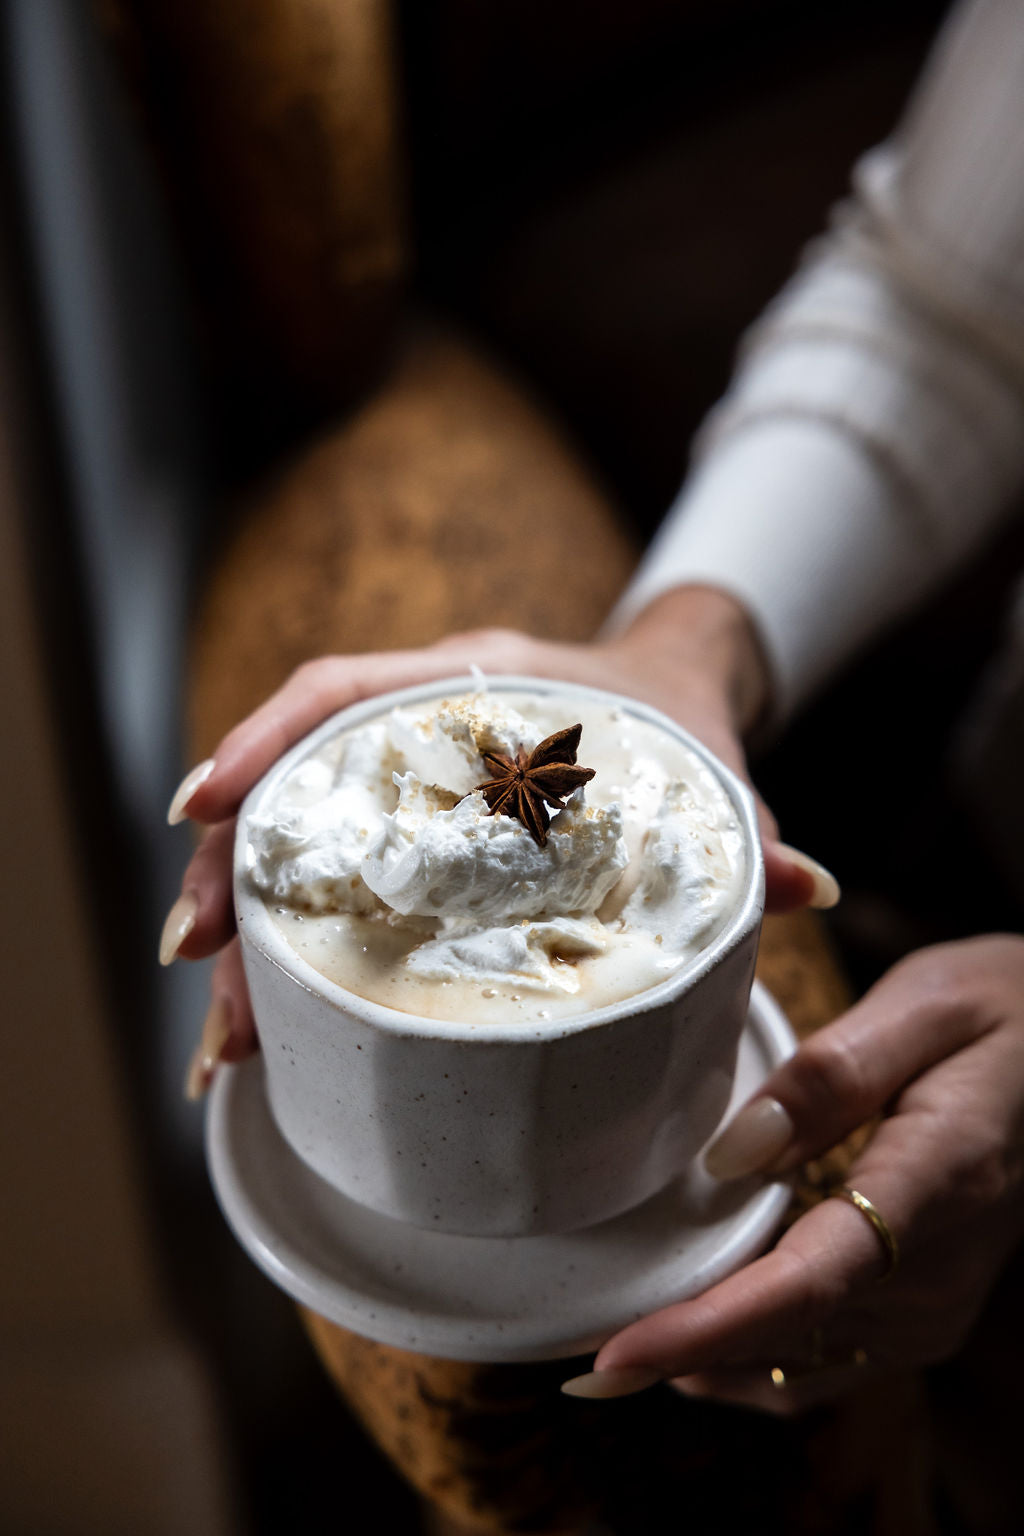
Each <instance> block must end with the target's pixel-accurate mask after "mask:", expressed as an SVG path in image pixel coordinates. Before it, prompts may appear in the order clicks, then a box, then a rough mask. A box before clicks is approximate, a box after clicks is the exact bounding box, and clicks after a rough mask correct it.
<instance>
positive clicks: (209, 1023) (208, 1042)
mask: <svg viewBox="0 0 1024 1536" xmlns="http://www.w3.org/2000/svg"><path fill="white" fill-rule="evenodd" d="M230 1034H231V1004H230V1002H229V1001H228V999H227V998H226V997H215V998H214V1000H213V1002H212V1003H211V1004H210V1009H209V1012H208V1013H207V1015H206V1018H205V1019H204V1020H203V1033H202V1035H201V1036H200V1039H199V1044H198V1045H197V1046H196V1048H195V1050H194V1052H193V1053H192V1060H191V1061H190V1062H189V1064H188V1071H187V1073H186V1074H185V1097H186V1099H201V1098H202V1096H203V1094H204V1093H205V1092H206V1090H207V1089H208V1088H209V1086H210V1084H211V1083H212V1082H213V1074H214V1072H215V1071H216V1070H217V1063H218V1062H219V1061H220V1053H221V1051H222V1050H223V1049H224V1047H225V1046H226V1045H227V1043H228V1038H229V1037H230Z"/></svg>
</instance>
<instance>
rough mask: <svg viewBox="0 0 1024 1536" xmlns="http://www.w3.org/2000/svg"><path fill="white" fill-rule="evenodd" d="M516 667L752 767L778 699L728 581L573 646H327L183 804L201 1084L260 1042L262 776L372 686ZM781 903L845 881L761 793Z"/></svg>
mask: <svg viewBox="0 0 1024 1536" xmlns="http://www.w3.org/2000/svg"><path fill="white" fill-rule="evenodd" d="M471 665H475V666H478V667H480V668H481V669H482V670H483V671H484V673H485V674H491V675H495V674H499V673H514V674H521V675H527V676H537V677H554V678H560V679H562V680H564V681H566V682H569V683H573V682H575V683H581V684H584V685H587V686H591V687H598V688H608V689H612V690H614V691H616V692H620V693H623V694H626V695H627V696H629V697H633V698H637V699H640V700H643V701H644V702H646V703H650V704H653V705H654V706H655V707H656V708H659V709H661V710H663V711H664V712H665V713H666V714H668V715H671V716H672V717H673V718H674V719H676V720H678V721H679V722H680V724H682V725H683V726H685V727H686V728H687V729H688V730H690V731H691V732H692V733H693V734H694V735H695V736H697V737H698V738H699V739H700V740H702V741H703V742H705V744H706V745H707V746H709V747H710V748H711V750H712V751H713V752H715V753H716V755H717V756H718V757H719V758H721V759H722V761H724V762H725V763H726V764H727V765H728V766H729V767H731V768H733V769H734V770H735V771H736V772H737V773H739V774H741V775H742V776H743V777H744V778H746V777H747V768H746V760H745V756H744V752H743V747H742V734H743V731H744V729H745V728H747V727H748V726H749V725H750V724H751V723H752V721H753V720H754V719H755V718H756V716H757V714H758V713H759V712H760V710H761V708H762V707H763V704H764V698H765V681H764V672H763V667H762V664H761V661H760V654H759V652H758V650H757V646H756V642H755V641H754V639H753V633H752V631H751V629H750V627H749V625H748V623H747V621H746V619H745V617H744V616H743V613H742V610H741V609H740V608H739V607H738V605H736V604H735V603H734V602H733V601H732V599H730V598H727V597H726V596H725V595H724V594H721V593H717V592H712V591H710V590H706V589H701V588H682V589H679V591H678V592H674V593H669V594H666V596H665V597H664V598H662V599H659V600H658V601H656V602H655V603H653V604H652V605H651V606H650V608H648V609H645V610H644V612H643V613H642V614H641V615H640V616H639V618H638V619H637V620H636V622H635V623H634V624H633V625H632V626H631V627H630V628H629V629H628V630H627V631H625V632H624V633H623V634H621V635H618V636H616V637H614V638H613V639H609V640H598V641H593V642H590V643H588V644H582V645H570V644H564V643H561V642H554V641H545V640H535V639H533V638H531V637H530V636H528V635H524V634H520V633H518V632H515V631H511V630H478V631H473V632H470V633H466V634H457V635H451V636H449V637H447V638H446V639H444V640H442V641H440V642H438V643H437V644H436V645H432V646H428V647H425V648H423V649H421V650H411V651H381V652H373V653H369V654H364V655H353V656H325V657H322V658H320V659H319V660H317V661H312V662H307V663H306V664H305V665H303V666H301V667H299V668H298V670H297V671H296V672H294V673H293V674H292V676H291V677H290V678H289V679H288V681H287V682H286V683H285V684H284V686H283V687H282V688H280V689H279V690H278V691H277V692H276V693H275V694H273V695H272V696H271V697H270V698H269V699H268V700H267V701H266V703H265V704H262V705H261V706H260V708H259V709H257V710H256V711H254V713H253V714H251V715H250V716H249V717H248V718H247V719H245V720H243V721H242V722H241V724H239V725H237V726H236V727H235V728H234V730H232V731H230V732H229V734H228V735H227V736H225V737H224V739H223V741H222V742H221V743H220V745H219V746H218V747H217V748H216V750H215V752H214V754H213V756H212V757H211V758H209V759H208V760H207V761H206V762H204V763H201V764H200V765H199V766H198V767H197V768H195V769H193V770H192V772H191V773H190V774H188V775H187V776H186V778H185V780H184V781H183V783H182V785H181V787H180V789H179V790H178V792H177V794H176V795H175V797H174V800H173V801H172V804H171V810H170V813H169V819H170V820H171V821H172V822H178V821H181V820H184V819H185V818H186V817H187V818H188V819H189V820H192V821H195V822H197V823H199V824H202V825H204V826H205V828H206V831H205V833H204V835H203V838H202V841H201V842H200V844H199V847H198V848H197V850H196V852H195V853H194V855H193V857H192V859H191V861H190V863H189V865H188V867H187V869H186V871H185V875H184V877H183V880H182V890H181V895H180V896H179V898H178V900H177V901H176V902H175V904H174V907H173V908H172V910H171V913H170V914H169V916H168V919H167V922H166V924H165V927H164V933H163V937H162V940H161V950H160V958H161V961H162V962H163V963H164V964H169V963H170V962H171V961H172V960H174V959H176V958H177V957H178V956H179V955H180V956H182V957H183V958H185V959H189V960H198V959H205V958H207V957H208V956H210V955H213V954H216V953H218V951H219V955H218V959H217V963H216V965H215V967H214V971H213V976H212V980H211V1006H210V1011H209V1013H208V1015H207V1018H206V1022H205V1024H204V1027H203V1038H202V1040H201V1042H200V1046H199V1048H198V1049H197V1052H196V1055H195V1058H194V1059H193V1062H192V1065H191V1067H190V1071H189V1078H188V1083H187V1085H186V1087H187V1091H188V1092H189V1094H190V1096H197V1095H198V1094H199V1093H201V1092H202V1091H203V1090H204V1089H205V1088H206V1087H207V1086H208V1084H209V1081H210V1079H211V1077H212V1074H213V1071H214V1069H215V1067H216V1064H217V1062H218V1060H224V1061H239V1060H241V1059H243V1058H244V1057H245V1056H247V1055H249V1054H251V1053H252V1051H254V1050H255V1049H256V1046H257V1040H256V1030H255V1025H254V1022H253V1017H252V1011H251V1008H250V1005H249V998H248V992H247V989H246V985H245V978H244V974H243V971H242V962H241V953H240V948H239V943H238V939H237V937H236V936H235V923H234V908H233V902H232V861H233V848H234V828H235V815H236V813H237V811H238V808H239V806H240V805H241V803H242V801H243V799H244V798H245V796H246V794H247V793H248V791H249V790H250V789H251V788H252V786H253V785H254V784H255V783H256V782H257V781H258V780H259V779H260V778H261V777H262V776H263V774H264V773H266V771H267V770H268V769H269V768H270V767H271V765H272V764H273V763H274V762H276V761H277V759H278V758H279V757H280V756H281V755H282V754H283V753H284V752H286V751H287V750H288V748H289V747H291V746H293V745H294V743H295V742H297V741H299V740H300V739H301V738H302V737H303V736H304V735H306V734H307V733H308V732H309V731H311V730H312V729H313V728H314V726H316V725H318V724H319V723H320V721H322V720H324V719H326V718H327V717H328V716H329V715H331V714H334V713H335V712H337V711H338V710H340V709H344V708H346V707H347V706H348V705H350V704H354V703H356V702H357V701H358V700H360V699H365V698H369V697H372V696H374V695H376V694H383V693H388V692H391V691H392V690H394V689H397V688H405V687H409V686H412V685H414V684H418V683H426V682H431V681H434V680H440V679H442V678H446V677H453V676H458V675H459V674H461V673H468V671H469V668H470V666H471ZM758 814H759V819H760V822H761V830H762V843H763V847H764V853H765V870H766V880H767V903H768V907H769V910H775V911H786V910H790V909H793V908H795V907H799V906H804V905H808V904H813V905H818V906H830V905H832V903H833V902H834V900H835V899H836V897H837V896H838V887H836V885H835V882H834V880H832V878H831V876H829V875H828V873H827V871H824V870H822V869H821V867H820V866H819V865H816V864H815V863H814V861H813V860H809V859H807V858H806V856H805V855H802V854H799V853H796V852H795V850H792V849H788V848H786V847H785V846H784V845H783V844H780V843H779V842H778V831H777V827H776V825H775V822H774V819H773V818H772V816H771V814H770V812H769V811H768V810H767V807H765V806H764V804H763V802H761V801H758Z"/></svg>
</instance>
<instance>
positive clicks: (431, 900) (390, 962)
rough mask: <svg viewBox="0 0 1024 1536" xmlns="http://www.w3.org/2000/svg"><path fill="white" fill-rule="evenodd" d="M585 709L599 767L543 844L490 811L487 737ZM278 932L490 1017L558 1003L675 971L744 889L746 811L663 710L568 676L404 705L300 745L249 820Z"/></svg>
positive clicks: (555, 1009) (372, 992)
mask: <svg viewBox="0 0 1024 1536" xmlns="http://www.w3.org/2000/svg"><path fill="white" fill-rule="evenodd" d="M577 722H581V723H582V726H583V732H582V738H581V741H580V744H579V753H578V760H579V763H580V765H582V766H583V767H586V768H592V769H594V770H595V774H594V777H593V778H592V779H591V780H590V782H589V783H587V784H585V785H584V786H582V787H581V788H578V789H576V790H574V791H572V792H571V793H570V794H568V795H567V796H566V805H565V809H564V810H557V809H552V810H551V812H550V814H551V822H550V826H549V828H548V834H547V840H546V843H545V844H544V846H540V845H539V844H538V842H537V841H536V840H535V838H534V837H533V836H532V835H531V833H530V831H529V830H528V829H527V827H526V826H524V825H523V824H522V823H521V822H520V821H519V820H517V819H515V818H514V817H512V816H510V815H507V814H504V813H503V812H500V811H499V812H498V813H497V814H492V813H491V811H490V809H489V807H488V804H487V802H486V801H485V798H484V795H483V794H482V793H481V791H480V789H479V787H478V786H480V785H481V784H483V783H484V782H486V781H487V780H490V779H492V778H493V777H494V774H493V771H492V768H491V767H489V766H488V765H487V764H486V763H485V762H484V759H483V756H482V753H484V752H491V753H494V752H498V753H502V754H504V755H505V756H507V757H511V758H515V756H516V754H517V752H523V753H526V754H529V753H530V752H532V751H533V750H534V748H536V747H537V745H538V744H539V743H540V742H541V741H542V740H543V739H544V738H546V737H548V736H550V735H552V734H553V733H554V732H557V731H561V730H563V729H564V728H565V727H567V726H571V725H574V724H576V723H577ZM246 832H247V839H248V862H249V873H250V876H251V878H252V880H253V882H254V883H255V885H256V887H257V889H258V890H259V891H260V893H261V895H262V896H263V899H264V901H265V902H266V904H267V908H268V911H269V912H270V913H271V915H272V917H273V919H274V921H275V923H276V924H277V927H278V929H279V930H280V933H281V935H282V937H283V938H284V939H285V940H286V942H287V943H288V944H289V945H290V946H291V947H292V949H293V950H295V951H296V952H297V953H298V954H300V955H301V956H302V957H303V958H304V959H305V960H306V961H307V962H308V963H309V964H310V965H311V966H313V967H314V968H315V969H316V970H317V971H319V972H320V973H321V974H322V975H324V976H325V977H327V978H328V979H329V980H331V981H334V982H337V983H338V984H339V985H340V986H342V987H345V988H346V989H347V990H348V991H350V992H355V993H358V994H359V995H361V996H363V997H366V998H369V999H371V1000H373V1001H374V1002H378V1003H382V1004H384V1005H385V1006H386V1007H389V1008H395V1009H399V1010H401V1011H403V1012H406V1013H410V1014H418V1015H421V1016H425V1017H427V1018H435V1019H446V1020H453V1021H458V1022H460V1023H465V1024H471V1025H479V1026H480V1027H481V1028H484V1027H486V1025H487V1024H489V1023H493V1024H497V1023H500V1024H509V1023H514V1022H516V1021H520V1022H522V1023H524V1024H528V1023H530V1022H531V1021H535V1020H546V1019H556V1018H560V1017H566V1016H571V1015H575V1014H579V1013H583V1012H586V1011H589V1010H590V1009H593V1008H601V1007H604V1006H605V1005H606V1004H609V1003H615V1002H618V1001H620V1000H621V999H623V998H625V997H630V996H632V995H634V994H635V993H638V992H643V991H645V990H646V989H647V988H649V987H652V986H656V985H657V984H658V983H659V982H661V981H664V980H665V979H666V978H667V977H668V976H670V975H671V974H672V972H673V971H675V970H677V969H678V968H679V967H680V966H682V965H684V964H685V963H686V962H687V961H688V960H690V959H692V958H693V957H694V956H695V955H697V954H698V953H699V952H700V951H701V950H702V949H703V948H704V947H705V946H706V945H707V944H708V943H709V942H710V941H711V940H712V939H713V938H714V937H715V935H716V934H717V933H718V932H719V930H720V929H721V928H722V927H723V926H724V924H725V923H726V922H727V921H728V918H729V916H730V915H731V913H732V912H733V911H734V910H735V908H736V905H737V903H738V901H739V900H740V899H741V897H742V892H743V888H744V882H745V877H746V854H745V850H744V842H743V833H742V829H741V825H740V821H739V817H738V814H737V812H736V809H735V808H734V806H733V804H732V802H731V800H730V799H729V796H728V795H727V793H726V792H725V790H724V789H723V788H722V786H721V785H720V783H719V781H718V779H717V778H716V776H715V775H714V774H713V773H712V772H711V770H710V769H709V768H707V767H706V766H705V764H704V763H703V762H702V761H701V759H700V758H699V757H697V756H696V754H695V753H693V752H691V751H690V750H689V749H688V748H687V747H686V746H685V745H684V743H683V742H681V741H680V740H678V738H676V737H675V736H672V735H669V734H668V732H666V731H662V730H661V729H659V728H658V727H657V726H656V725H654V724H652V723H649V722H647V721H645V720H641V719H638V718H637V717H635V716H633V715H631V714H629V713H628V712H627V711H626V710H624V709H620V708H618V707H616V706H614V705H613V704H609V703H603V702H599V701H596V700H594V699H591V698H588V697H586V696H585V695H577V694H574V693H573V692H572V691H571V689H568V688H567V689H566V690H565V691H560V692H558V693H551V694H530V693H525V692H506V691H504V690H501V691H497V690H495V691H494V692H490V691H488V690H487V689H486V687H481V688H479V689H477V690H475V691H471V692H466V693H462V694H458V695H453V696H451V697H449V698H445V699H432V700H429V701H427V702H422V703H419V704H415V705H410V706H407V707H405V708H397V709H393V710H392V711H391V712H390V713H388V714H386V715H380V716H378V717H376V718H375V719H372V720H369V721H367V722H366V723H364V724H362V725H358V726H356V727H354V728H353V729H351V730H348V731H341V732H339V733H338V734H337V735H336V736H334V737H332V738H330V740H328V741H327V742H326V743H325V744H324V745H322V746H321V747H320V748H319V749H318V750H316V751H315V752H312V753H311V754H310V755H309V756H307V757H306V758H304V759H303V760H302V761H301V762H300V763H299V764H298V765H297V766H296V767H295V768H293V769H292V770H291V772H290V773H289V774H288V776H287V777H286V778H285V779H284V780H283V781H282V783H281V784H280V785H279V786H278V787H277V789H276V791H275V793H274V795H273V797H272V799H270V800H269V801H265V802H264V804H263V807H262V809H261V811H260V813H259V814H258V815H253V816H250V817H249V820H248V824H247V828H246Z"/></svg>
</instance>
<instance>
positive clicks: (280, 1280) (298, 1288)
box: [206, 986, 795, 1361]
mask: <svg viewBox="0 0 1024 1536" xmlns="http://www.w3.org/2000/svg"><path fill="white" fill-rule="evenodd" d="M794 1047H795V1040H794V1037H793V1034H792V1031H791V1030H790V1027H789V1024H788V1023H787V1021H786V1019H785V1017H784V1015H783V1014H782V1012H781V1010H780V1009H779V1007H778V1005H777V1004H776V1003H775V1002H774V1000H773V999H772V998H771V997H770V996H769V994H768V993H767V992H766V991H765V990H764V988H763V987H761V986H755V988H754V992H753V994H752V996H751V1002H750V1011H749V1014H748V1016H747V1022H746V1025H745V1027H744V1032H743V1038H742V1041H741V1045H740V1053H739V1064H738V1068H737V1073H736V1082H735V1085H734V1089H733V1097H732V1102H731V1104H730V1112H731V1111H732V1110H733V1109H734V1108H736V1107H737V1106H738V1105H739V1104H740V1103H742V1102H743V1100H744V1099H746V1098H747V1097H749V1095H750V1094H751V1093H753V1092H754V1090H755V1089H756V1088H757V1086H758V1085H759V1083H761V1082H763V1080H764V1078H765V1077H766V1076H767V1074H768V1073H769V1072H770V1071H771V1070H772V1069H773V1068H774V1067H775V1066H776V1065H777V1064H778V1063H779V1062H780V1061H783V1060H784V1059H785V1058H786V1057H787V1056H788V1055H789V1054H790V1053H791V1052H792V1050H793V1049H794ZM206 1149H207V1162H208V1165H209V1169H210V1176H211V1178H212V1180H213V1185H214V1189H215V1191H216V1194H217V1198H218V1200H219V1202H220V1205H221V1208H222V1210H223V1212H224V1214H225V1216H226V1217H227V1220H228V1222H229V1224H230V1226H231V1227H232V1229H233V1230H234V1233H235V1235H236V1237H237V1238H238V1240H239V1242H240V1243H241V1244H242V1246H243V1247H244V1248H245V1249H246V1250H247V1252H248V1253H249V1255H250V1257H251V1258H252V1259H254V1260H255V1262H256V1263H257V1264H258V1265H259V1266H260V1268H261V1269H262V1270H264V1271H265V1273H266V1274H267V1275H269V1277H270V1279H271V1280H273V1281H274V1282H275V1284H277V1285H279V1286H280V1287H281V1288H282V1289H283V1290H284V1291H287V1293H288V1295H289V1296H292V1297H294V1299H295V1300H296V1301H299V1302H302V1303H303V1304H304V1305H306V1306H308V1307H311V1308H312V1309H313V1310H314V1311H315V1312H319V1313H320V1314H321V1315H322V1316H323V1317H326V1318H328V1319H329V1320H330V1321H331V1322H334V1323H339V1324H340V1325H341V1326H342V1327H344V1328H349V1329H351V1330H352V1331H353V1332H354V1333H359V1334H363V1335H365V1336H367V1337H368V1338H372V1339H377V1340H379V1341H380V1342H382V1343H385V1344H393V1345H396V1346H397V1347H399V1348H401V1349H410V1350H415V1351H417V1352H419V1353H420V1354H427V1355H439V1356H442V1357H447V1358H449V1359H455V1360H482V1361H514V1360H545V1359H552V1358H556V1357H558V1356H568V1355H575V1354H583V1353H585V1352H587V1351H589V1350H593V1349H596V1348H597V1347H598V1345H599V1344H601V1343H602V1342H603V1341H604V1340H605V1339H606V1338H608V1337H609V1336H610V1335H611V1334H612V1333H614V1332H616V1331H617V1330H618V1329H619V1328H621V1327H624V1326H625V1324H626V1323H629V1322H632V1321H633V1320H634V1319H635V1318H638V1317H643V1316H645V1315H646V1314H647V1313H648V1312H653V1311H655V1310H656V1309H657V1308H658V1307H663V1306H666V1305H667V1304H668V1303H669V1302H671V1301H679V1300H682V1299H684V1298H685V1297H688V1296H694V1295H696V1294H697V1293H698V1292H700V1291H702V1290H705V1289H706V1288H707V1287H708V1286H709V1285H713V1284H715V1282H716V1281H718V1280H721V1279H723V1278H724V1277H725V1276H726V1275H727V1274H729V1273H730V1272H731V1271H732V1270H734V1269H737V1268H739V1266H740V1265H741V1264H744V1263H746V1262H747V1260H749V1259H751V1258H753V1257H754V1256H755V1255H756V1254H757V1253H758V1252H760V1251H761V1250H762V1249H763V1248H764V1247H765V1245H766V1244H767V1242H768V1241H769V1239H770V1237H771V1235H772V1233H773V1232H774V1230H775V1228H776V1227H777V1225H778V1223H779V1220H780V1218H781V1216H782V1214H783V1212H784V1210H785V1208H786V1204H787V1201H788V1199H789V1190H788V1188H787V1187H786V1185H784V1184H779V1183H775V1184H765V1183H764V1181H763V1180H761V1179H758V1178H751V1179H744V1180H740V1181H737V1182H735V1183H730V1184H718V1183H716V1182H715V1180H713V1179H711V1178H709V1177H708V1175H707V1174H706V1173H704V1171H703V1168H702V1167H701V1166H700V1165H699V1164H695V1165H694V1166H693V1167H692V1168H691V1169H690V1170H689V1171H688V1172H687V1174H686V1175H685V1176H684V1177H683V1178H680V1179H679V1180H677V1181H676V1182H674V1183H673V1184H671V1185H669V1186H668V1188H667V1189H664V1190H662V1191H661V1193H660V1194H658V1195H655V1196H654V1197H653V1198H652V1199H651V1200H648V1201H646V1202H645V1203H644V1204H643V1205H642V1206H639V1207H637V1208H636V1209H635V1210H632V1211H627V1212H626V1214H625V1215H623V1216H618V1217H616V1218H615V1219H614V1220H613V1221H606V1222H603V1223H602V1224H601V1225H600V1226H596V1227H588V1228H587V1229H585V1230H584V1231H581V1232H573V1233H569V1234H564V1235H559V1236H554V1237H525V1238H489V1237H457V1236H452V1235H451V1234H449V1233H441V1232H428V1231H423V1230H421V1229H419V1228H416V1227H410V1226H406V1225H404V1224H403V1223H401V1222H397V1221H394V1220H392V1219H391V1218H390V1217H388V1216H379V1215H377V1214H376V1213H375V1212H374V1211H371V1210H368V1209H367V1208H366V1207H365V1206H360V1205H356V1204H355V1202H354V1201H352V1200H349V1199H348V1198H347V1197H346V1196H344V1195H342V1194H339V1193H338V1191H337V1190H335V1189H332V1188H331V1186H330V1185H329V1184H326V1183H324V1181H323V1180H322V1179H321V1178H319V1177H318V1175H317V1174H315V1173H313V1172H312V1170H311V1169H310V1168H308V1167H307V1166H306V1164H305V1163H303V1162H302V1160H301V1159H300V1158H298V1157H297V1156H296V1155H295V1153H294V1152H292V1150H291V1148H290V1147H289V1146H288V1144H287V1142H286V1141H285V1140H284V1139H283V1137H282V1136H281V1133H280V1131H278V1129H277V1126H276V1125H275V1123H274V1120H273V1118H272V1116H271V1113H270V1109H269V1106H268V1104H267V1099H266V1094H265V1092H264V1087H263V1064H262V1062H261V1061H260V1059H259V1058H258V1057H257V1058H254V1059H253V1060H251V1061H248V1062H245V1063H244V1064H243V1065H241V1066H238V1067H226V1068H225V1067H222V1068H221V1070H220V1071H219V1072H218V1074H217V1078H216V1081H215V1083H214V1087H213V1090H212V1092H211V1095H210V1103H209V1109H208V1112H207V1122H206Z"/></svg>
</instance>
